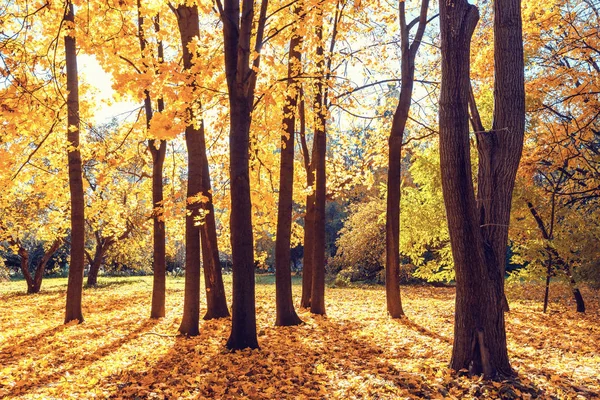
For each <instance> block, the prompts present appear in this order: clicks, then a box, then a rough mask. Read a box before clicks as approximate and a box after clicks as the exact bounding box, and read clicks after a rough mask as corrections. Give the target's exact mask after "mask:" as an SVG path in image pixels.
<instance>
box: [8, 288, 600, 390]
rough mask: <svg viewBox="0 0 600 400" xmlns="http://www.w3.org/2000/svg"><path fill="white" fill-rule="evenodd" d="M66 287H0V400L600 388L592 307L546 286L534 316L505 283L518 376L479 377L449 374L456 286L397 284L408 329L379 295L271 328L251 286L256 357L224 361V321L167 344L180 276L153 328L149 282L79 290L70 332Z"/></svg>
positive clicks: (344, 297) (359, 292)
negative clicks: (545, 308)
mask: <svg viewBox="0 0 600 400" xmlns="http://www.w3.org/2000/svg"><path fill="white" fill-rule="evenodd" d="M267 279H268V278H267V277H259V281H260V280H267ZM65 286H66V281H65V280H63V279H53V280H47V281H46V283H45V288H46V289H45V291H44V292H42V293H41V294H39V295H35V296H25V295H22V294H21V293H20V291H21V290H22V288H21V287H22V283H21V282H13V283H5V284H3V285H2V287H1V288H0V299H1V301H2V304H3V312H2V313H1V314H0V359H1V360H2V364H1V366H0V397H2V398H24V399H35V398H39V399H42V398H43V399H47V398H106V397H110V398H123V399H125V398H134V397H136V396H137V398H170V399H171V398H181V399H191V398H234V397H240V398H407V399H418V398H436V399H437V398H439V399H441V398H449V399H460V398H490V399H497V398H513V399H516V398H536V397H537V398H562V399H576V398H580V399H584V398H592V397H594V396H595V395H598V393H599V392H598V391H599V390H600V381H599V380H598V375H599V372H600V326H599V325H598V320H599V316H600V312H599V309H598V300H599V299H598V296H597V293H596V294H592V293H590V292H588V291H584V297H586V300H588V304H589V309H590V310H589V312H588V313H587V314H586V315H578V314H576V313H574V312H571V311H570V310H571V309H572V308H573V307H572V305H570V304H569V302H570V301H571V300H570V298H569V297H568V292H567V291H566V290H560V291H559V290H554V291H553V295H554V297H553V298H552V302H553V304H552V307H551V309H552V310H553V312H552V313H550V314H547V315H544V314H542V313H541V311H540V309H541V304H540V299H541V296H542V292H541V288H539V287H534V286H527V287H526V288H524V287H523V286H515V287H514V288H509V291H508V293H509V301H511V304H512V311H511V312H510V313H509V314H507V329H508V340H509V354H511V358H512V364H513V366H514V368H515V369H516V370H517V371H518V373H519V377H520V378H519V380H518V381H511V382H485V381H482V380H480V379H479V378H469V377H466V376H461V375H460V374H454V373H451V372H450V371H449V370H448V369H447V363H448V359H449V357H450V350H451V344H452V330H453V327H452V324H453V322H452V321H453V314H454V313H453V311H454V305H453V303H454V302H453V299H454V295H453V294H454V290H453V289H452V288H432V287H420V286H411V287H405V288H403V302H404V303H405V310H406V311H407V313H408V315H409V319H404V320H391V319H389V318H388V317H387V315H385V312H384V310H385V293H384V290H383V288H381V287H366V288H365V287H362V288H342V289H329V293H328V297H327V298H328V299H330V300H331V299H335V301H330V303H329V304H328V305H327V309H328V312H329V314H328V316H327V317H313V316H311V315H310V314H309V313H308V312H306V311H304V312H301V317H302V319H303V320H304V321H306V324H304V325H301V326H297V327H286V328H276V327H274V326H273V322H274V320H275V307H274V305H273V303H274V297H275V293H274V286H273V285H272V284H260V283H259V284H258V285H257V316H258V326H259V342H260V345H261V347H262V349H261V350H255V351H241V352H237V353H229V352H227V351H226V350H225V346H224V343H225V340H226V338H227V334H228V332H229V329H230V320H229V319H224V320H214V321H205V322H203V323H202V325H201V335H200V336H198V337H195V338H186V337H176V336H175V335H174V334H175V333H176V332H177V326H178V324H179V318H180V316H181V307H182V300H183V280H182V279H170V280H169V281H168V293H167V310H168V312H167V316H166V318H164V319H162V320H150V319H148V315H149V310H150V292H151V289H152V288H151V279H150V278H137V277H136V278H121V279H117V278H110V279H105V280H102V279H101V280H100V287H99V288H97V289H87V290H86V292H85V293H84V313H85V315H86V321H85V323H83V324H81V325H76V324H75V325H74V324H69V325H66V326H65V325H61V321H62V317H63V301H64V289H65ZM228 286H230V285H226V287H228ZM296 288H298V287H297V286H296ZM563 289H564V288H563ZM593 296H595V297H593ZM202 300H203V301H204V299H202ZM295 300H296V301H297V300H298V299H297V298H296V299H295ZM202 306H203V307H204V306H205V304H204V303H203V304H202Z"/></svg>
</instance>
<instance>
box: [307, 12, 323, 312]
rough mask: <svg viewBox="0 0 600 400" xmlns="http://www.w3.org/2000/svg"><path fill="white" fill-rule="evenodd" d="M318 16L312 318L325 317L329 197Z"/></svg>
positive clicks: (321, 52)
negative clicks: (327, 208)
mask: <svg viewBox="0 0 600 400" xmlns="http://www.w3.org/2000/svg"><path fill="white" fill-rule="evenodd" d="M317 12H319V13H320V16H319V18H320V22H319V23H318V25H317V27H316V28H315V32H316V36H317V41H318V44H317V52H316V56H317V75H318V78H317V84H316V88H315V90H316V94H315V103H314V104H315V107H316V118H315V130H314V131H315V134H314V146H315V149H316V151H315V155H314V158H313V160H312V161H313V162H314V165H315V175H316V176H315V184H316V185H315V186H316V189H315V220H314V232H315V233H314V247H313V274H312V289H311V300H310V311H311V312H312V313H313V314H321V315H323V314H325V202H326V195H327V182H326V179H327V173H326V168H327V167H326V154H327V136H326V131H325V128H326V123H327V110H326V105H325V96H324V91H325V88H324V86H325V85H324V80H325V78H324V74H325V60H324V54H323V10H322V6H319V8H318V10H317Z"/></svg>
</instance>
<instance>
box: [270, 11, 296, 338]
mask: <svg viewBox="0 0 600 400" xmlns="http://www.w3.org/2000/svg"><path fill="white" fill-rule="evenodd" d="M300 13H301V8H300V6H296V7H295V8H294V14H295V15H296V16H299V14H300ZM301 45H302V38H301V37H300V36H299V35H298V34H297V33H296V29H295V28H294V33H293V35H292V38H291V39H290V50H289V60H288V94H287V96H286V99H285V105H284V107H283V129H284V131H283V133H282V135H281V166H280V170H279V204H278V210H277V239H276V242H275V298H276V319H275V325H277V326H290V325H298V324H300V323H302V320H301V319H300V318H299V317H298V315H297V314H296V310H295V309H294V302H293V300H292V273H291V269H290V264H291V249H290V243H291V235H292V205H293V197H294V192H293V191H294V135H295V125H296V124H295V123H296V117H295V114H296V106H297V104H298V84H297V82H296V80H295V79H294V77H295V76H297V75H298V74H299V73H300V70H301V65H300V60H301V57H302V53H301V52H300V47H301Z"/></svg>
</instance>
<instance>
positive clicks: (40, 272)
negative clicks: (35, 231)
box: [28, 239, 62, 293]
mask: <svg viewBox="0 0 600 400" xmlns="http://www.w3.org/2000/svg"><path fill="white" fill-rule="evenodd" d="M61 243H62V240H60V239H56V240H55V241H54V243H52V246H51V247H50V248H49V249H48V251H46V252H44V256H43V257H42V259H41V260H40V261H39V263H38V265H37V267H36V268H35V275H34V278H33V287H32V288H31V293H39V292H40V289H41V288H42V279H44V272H45V271H46V265H48V261H50V259H51V258H52V256H53V255H54V253H56V252H57V251H58V249H59V247H60V244H61ZM28 292H29V290H28Z"/></svg>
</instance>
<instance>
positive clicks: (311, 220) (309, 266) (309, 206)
mask: <svg viewBox="0 0 600 400" xmlns="http://www.w3.org/2000/svg"><path fill="white" fill-rule="evenodd" d="M298 111H299V114H300V143H301V148H302V156H303V158H304V169H305V170H306V187H307V188H311V193H310V194H309V195H307V196H306V212H305V214H304V240H303V244H304V254H303V257H302V298H301V300H300V307H302V308H310V297H311V291H312V274H313V270H314V268H313V254H314V246H315V187H314V185H315V175H314V169H313V168H312V167H313V163H312V162H311V160H312V159H314V157H311V154H310V152H309V151H308V145H307V144H306V114H305V109H304V92H303V90H302V87H301V88H300V106H299V110H298ZM315 150H316V149H315V146H314V142H313V153H312V154H313V156H314V152H315Z"/></svg>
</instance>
